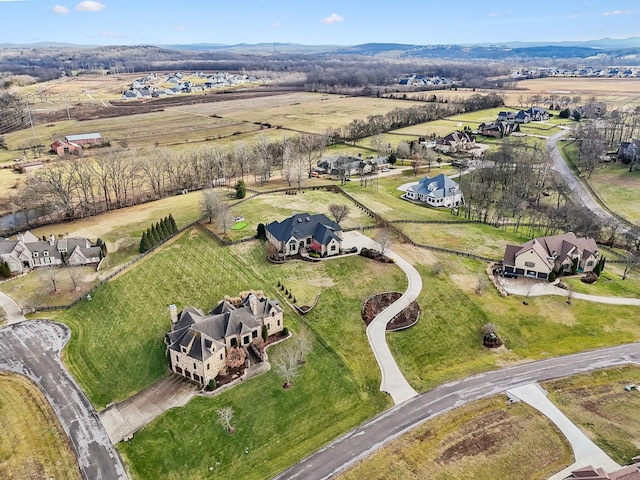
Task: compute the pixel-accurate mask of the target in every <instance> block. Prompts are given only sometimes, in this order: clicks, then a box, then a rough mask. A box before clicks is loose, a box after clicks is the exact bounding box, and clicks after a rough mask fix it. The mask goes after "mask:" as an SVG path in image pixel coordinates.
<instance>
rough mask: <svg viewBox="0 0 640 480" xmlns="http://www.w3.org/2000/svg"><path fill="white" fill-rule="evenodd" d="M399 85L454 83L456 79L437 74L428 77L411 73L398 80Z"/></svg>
mask: <svg viewBox="0 0 640 480" xmlns="http://www.w3.org/2000/svg"><path fill="white" fill-rule="evenodd" d="M398 84H399V85H413V86H425V85H453V84H454V81H453V80H451V79H449V78H446V77H439V76H437V75H435V76H432V77H428V76H426V75H415V74H414V75H409V76H407V77H403V78H401V79H400V80H399V81H398Z"/></svg>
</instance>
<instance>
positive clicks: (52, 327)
mask: <svg viewBox="0 0 640 480" xmlns="http://www.w3.org/2000/svg"><path fill="white" fill-rule="evenodd" d="M69 338H70V332H69V329H68V328H67V327H65V326H64V325H61V324H59V323H54V322H49V321H35V320H34V321H29V322H22V323H17V324H14V325H10V326H8V327H5V328H2V329H0V370H9V371H11V372H15V373H19V374H21V375H25V376H26V377H29V378H30V379H31V380H33V381H34V382H35V383H36V384H37V385H38V387H40V390H42V392H43V393H44V395H45V396H46V397H47V400H48V401H49V403H50V404H51V407H52V408H53V411H54V412H55V413H56V415H57V417H58V420H59V421H60V423H61V425H62V428H63V429H64V431H65V433H66V434H67V437H68V438H69V441H70V442H71V445H72V446H73V448H74V450H75V453H76V456H77V458H78V466H79V468H80V473H81V474H82V478H84V479H85V480H125V479H127V478H128V477H127V474H126V471H125V468H124V465H123V464H122V460H121V459H120V457H119V455H118V452H117V451H116V449H115V448H114V446H113V444H112V443H111V440H109V437H108V436H107V432H106V431H105V429H104V427H103V426H102V423H101V422H100V419H99V418H98V415H97V413H96V411H95V410H94V409H93V406H92V405H91V403H90V402H89V400H88V399H87V397H86V396H85V395H84V393H83V392H82V389H81V388H80V387H79V386H78V385H77V384H76V382H75V380H74V379H73V378H72V377H71V375H70V374H69V372H68V371H67V369H66V368H65V367H64V366H63V365H62V362H61V361H60V352H61V351H62V348H63V347H64V345H65V344H66V343H67V341H68V340H69Z"/></svg>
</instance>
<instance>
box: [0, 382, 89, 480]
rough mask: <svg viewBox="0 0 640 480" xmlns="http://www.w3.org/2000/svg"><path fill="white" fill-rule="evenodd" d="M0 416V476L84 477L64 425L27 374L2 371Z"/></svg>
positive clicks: (20, 478) (14, 479)
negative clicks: (25, 375) (0, 423)
mask: <svg viewBox="0 0 640 480" xmlns="http://www.w3.org/2000/svg"><path fill="white" fill-rule="evenodd" d="M0 420H1V421H2V435H0V478H2V479H3V480H24V479H27V478H29V479H31V478H33V479H36V478H37V479H40V478H42V479H45V478H55V479H56V480H58V479H60V480H63V479H65V480H66V479H69V480H71V479H78V480H79V479H80V478H81V477H80V470H79V469H78V464H77V462H76V458H75V454H74V452H73V450H72V449H71V446H70V445H69V442H68V440H67V436H66V434H65V433H64V430H63V429H62V426H61V425H60V423H58V419H57V417H56V415H55V413H54V412H53V410H52V409H51V406H50V405H49V402H47V399H46V398H45V396H44V395H43V394H42V392H41V391H40V389H39V388H38V387H37V386H36V385H35V384H34V383H32V382H31V380H29V379H28V378H27V377H24V376H22V375H16V374H13V373H7V372H0Z"/></svg>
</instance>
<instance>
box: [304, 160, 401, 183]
mask: <svg viewBox="0 0 640 480" xmlns="http://www.w3.org/2000/svg"><path fill="white" fill-rule="evenodd" d="M389 166H390V164H389V157H376V158H374V157H369V158H364V159H363V158H362V157H361V156H359V157H354V156H349V155H336V156H333V157H324V158H322V159H321V160H320V161H319V162H318V163H317V165H316V167H315V171H316V172H317V173H322V174H328V175H329V176H330V177H331V178H333V179H337V180H339V179H341V178H349V177H351V176H354V175H367V174H369V173H372V172H375V171H379V170H384V169H385V168H389Z"/></svg>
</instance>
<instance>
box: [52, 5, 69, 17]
mask: <svg viewBox="0 0 640 480" xmlns="http://www.w3.org/2000/svg"><path fill="white" fill-rule="evenodd" d="M51 11H52V12H53V13H58V14H60V15H64V14H65V13H69V9H68V8H67V7H65V6H64V5H56V6H55V7H53V8H52V9H51Z"/></svg>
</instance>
